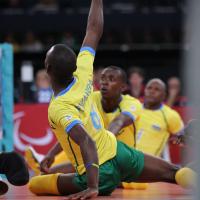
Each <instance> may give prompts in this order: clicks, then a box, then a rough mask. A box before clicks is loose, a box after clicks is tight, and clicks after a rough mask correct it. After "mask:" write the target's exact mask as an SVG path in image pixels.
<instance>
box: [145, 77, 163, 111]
mask: <svg viewBox="0 0 200 200" xmlns="http://www.w3.org/2000/svg"><path fill="white" fill-rule="evenodd" d="M144 93H145V97H144V100H145V104H146V105H147V106H148V107H149V108H151V107H152V108H157V107H159V106H160V105H161V104H162V102H163V101H164V99H165V93H166V85H165V83H164V82H163V81H162V80H160V79H157V78H155V79H151V80H150V81H149V82H148V83H147V85H146V87H145V91H144Z"/></svg>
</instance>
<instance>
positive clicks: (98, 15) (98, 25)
mask: <svg viewBox="0 0 200 200" xmlns="http://www.w3.org/2000/svg"><path fill="white" fill-rule="evenodd" d="M102 33H103V2H102V0H92V3H91V7H90V12H89V17H88V23H87V29H86V35H85V38H84V41H83V44H82V46H89V47H91V48H93V49H94V50H96V48H97V46H98V43H99V40H100V38H101V36H102ZM54 50H55V49H54V47H52V48H51V49H50V50H49V51H48V53H47V55H46V59H45V68H46V70H47V73H48V74H49V76H50V80H51V84H52V88H53V91H54V94H55V95H57V94H58V93H59V92H60V91H62V90H63V89H64V88H66V87H67V85H68V84H69V83H70V82H71V80H70V79H69V81H67V82H66V83H65V85H62V84H59V83H58V82H56V81H55V80H56V77H55V76H54V74H53V73H51V70H50V69H51V63H52V62H51V61H52V57H53V56H55V52H54ZM68 134H69V135H70V138H71V139H72V140H73V141H74V142H75V143H76V144H77V145H79V147H80V150H81V154H82V158H83V161H84V164H85V165H87V163H96V164H98V156H97V150H96V145H95V142H94V141H93V140H92V138H91V137H90V136H89V134H88V133H87V131H86V130H85V129H84V128H83V127H82V126H80V125H75V126H74V127H73V128H72V129H71V130H70V131H69V133H68ZM86 174H87V186H88V188H87V189H86V190H84V191H80V189H79V188H77V186H76V185H74V183H73V181H72V180H73V178H74V176H75V174H67V175H60V176H59V178H58V181H57V186H58V190H59V192H60V193H61V194H63V195H68V194H72V195H70V196H68V197H67V198H66V199H87V198H93V197H96V196H97V195H98V168H96V167H93V166H92V167H89V168H87V169H86ZM74 193H75V194H74Z"/></svg>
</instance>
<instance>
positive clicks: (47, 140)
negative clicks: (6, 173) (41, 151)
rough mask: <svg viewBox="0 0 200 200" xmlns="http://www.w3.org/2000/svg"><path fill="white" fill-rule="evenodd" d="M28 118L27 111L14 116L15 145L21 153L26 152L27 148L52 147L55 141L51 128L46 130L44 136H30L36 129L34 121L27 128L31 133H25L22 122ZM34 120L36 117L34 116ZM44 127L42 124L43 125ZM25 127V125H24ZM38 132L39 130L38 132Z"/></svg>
mask: <svg viewBox="0 0 200 200" xmlns="http://www.w3.org/2000/svg"><path fill="white" fill-rule="evenodd" d="M25 117H26V113H25V111H20V112H16V113H15V114H14V145H15V148H16V149H17V150H19V151H22V152H23V151H24V150H25V149H26V147H27V146H34V147H44V146H48V145H50V144H51V143H52V142H53V141H54V136H53V133H52V132H51V129H50V128H46V129H45V128H44V134H43V133H42V134H43V135H42V136H40V137H37V135H38V134H37V133H33V132H32V134H30V132H31V129H33V128H34V121H35V119H34V120H32V121H30V120H29V121H30V122H29V123H28V124H27V123H26V126H29V129H30V132H23V128H22V120H23V118H25ZM33 118H34V116H33ZM41 125H42V124H41ZM23 126H25V124H24V125H23ZM36 131H37V130H36Z"/></svg>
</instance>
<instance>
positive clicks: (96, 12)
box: [82, 0, 104, 50]
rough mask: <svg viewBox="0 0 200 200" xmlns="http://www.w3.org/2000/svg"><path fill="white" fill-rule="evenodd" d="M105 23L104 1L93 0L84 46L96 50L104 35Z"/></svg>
mask: <svg viewBox="0 0 200 200" xmlns="http://www.w3.org/2000/svg"><path fill="white" fill-rule="evenodd" d="M103 21H104V20H103V0H92V3H91V7H90V12H89V16H88V22H87V29H86V35H85V38H84V41H83V44H82V46H88V47H91V48H93V49H94V50H96V48H97V46H98V43H99V40H100V38H101V36H102V34H103V23H104V22H103Z"/></svg>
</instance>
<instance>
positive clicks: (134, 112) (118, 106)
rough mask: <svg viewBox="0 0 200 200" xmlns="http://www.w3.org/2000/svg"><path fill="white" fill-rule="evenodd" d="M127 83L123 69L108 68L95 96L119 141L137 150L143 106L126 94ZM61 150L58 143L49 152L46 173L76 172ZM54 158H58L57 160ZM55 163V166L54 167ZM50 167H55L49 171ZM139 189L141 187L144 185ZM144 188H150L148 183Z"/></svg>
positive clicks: (30, 155)
mask: <svg viewBox="0 0 200 200" xmlns="http://www.w3.org/2000/svg"><path fill="white" fill-rule="evenodd" d="M126 81H127V78H126V73H125V72H124V71H123V70H122V69H121V68H119V67H115V66H110V67H107V68H106V69H105V70H103V72H102V75H101V79H100V88H101V92H94V93H93V94H92V96H93V101H94V102H95V103H96V105H97V108H98V111H99V112H100V114H101V117H102V119H103V122H104V127H105V128H106V129H108V130H110V131H111V132H112V133H114V134H115V135H116V137H117V140H119V141H122V142H123V143H125V144H127V145H128V146H130V147H132V148H134V146H135V134H136V127H135V121H138V118H139V117H138V116H139V112H140V111H141V108H142V106H141V103H140V102H139V101H138V100H137V99H135V98H133V97H130V96H129V95H122V91H123V90H124V88H125V86H126ZM60 151H62V148H60V145H59V143H58V145H55V146H54V148H52V149H51V150H50V151H49V152H48V154H47V155H46V157H45V158H44V159H43V161H42V162H41V169H42V171H43V172H44V173H55V172H62V173H71V172H75V169H74V168H73V166H71V165H70V164H69V163H67V164H65V163H66V162H67V158H66V155H63V153H61V154H59V155H57V154H58V153H60ZM26 155H27V156H26V157H27V161H28V163H29V165H30V166H31V168H33V169H35V170H34V171H36V173H37V174H39V173H40V171H39V164H38V163H36V161H35V160H36V159H35V158H34V151H33V150H31V149H28V150H27V151H26ZM56 155H57V156H56ZM36 157H38V156H36ZM54 157H56V160H55V161H54ZM53 161H54V163H53V165H52V166H51V164H52V162H53ZM61 163H62V164H61ZM56 164H57V165H56ZM50 166H51V168H49V167H50ZM139 186H140V188H141V185H139ZM143 186H145V187H146V185H144V184H143ZM132 187H133V188H137V187H138V184H137V185H136V184H134V185H133V184H132Z"/></svg>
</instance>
